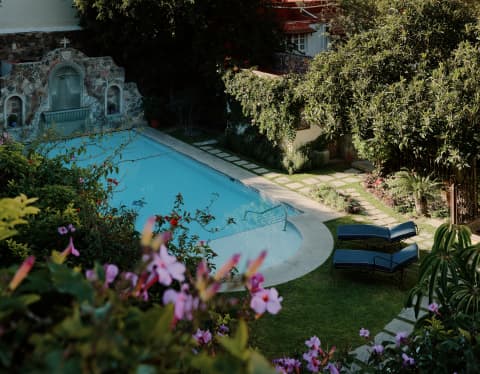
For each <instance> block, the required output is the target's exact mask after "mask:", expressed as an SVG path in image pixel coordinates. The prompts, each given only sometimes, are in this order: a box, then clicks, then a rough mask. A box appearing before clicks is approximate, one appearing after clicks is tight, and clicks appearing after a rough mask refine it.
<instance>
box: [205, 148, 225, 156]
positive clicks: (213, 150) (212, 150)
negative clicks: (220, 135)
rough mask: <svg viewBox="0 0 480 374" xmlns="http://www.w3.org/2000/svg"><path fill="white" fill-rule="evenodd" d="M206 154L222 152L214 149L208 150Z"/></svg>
mask: <svg viewBox="0 0 480 374" xmlns="http://www.w3.org/2000/svg"><path fill="white" fill-rule="evenodd" d="M207 152H208V153H211V154H212V155H216V154H219V153H222V151H221V150H220V149H216V148H212V149H209V150H208V151H207Z"/></svg>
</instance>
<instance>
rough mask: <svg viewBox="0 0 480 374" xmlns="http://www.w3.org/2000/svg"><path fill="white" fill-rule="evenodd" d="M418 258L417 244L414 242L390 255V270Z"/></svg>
mask: <svg viewBox="0 0 480 374" xmlns="http://www.w3.org/2000/svg"><path fill="white" fill-rule="evenodd" d="M418 258H419V253H418V246H417V244H416V243H413V244H412V245H409V246H408V247H405V248H403V249H402V250H400V251H398V252H396V253H394V254H393V255H392V261H393V268H392V271H395V269H397V268H399V267H403V266H406V265H408V264H411V263H412V262H415V261H417V260H418Z"/></svg>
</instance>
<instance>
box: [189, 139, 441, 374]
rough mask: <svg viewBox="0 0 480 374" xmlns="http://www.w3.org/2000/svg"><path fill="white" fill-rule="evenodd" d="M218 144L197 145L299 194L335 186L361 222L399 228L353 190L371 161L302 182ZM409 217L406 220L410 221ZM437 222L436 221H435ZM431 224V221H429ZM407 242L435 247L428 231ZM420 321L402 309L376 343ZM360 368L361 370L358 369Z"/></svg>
mask: <svg viewBox="0 0 480 374" xmlns="http://www.w3.org/2000/svg"><path fill="white" fill-rule="evenodd" d="M213 144H216V141H213V140H212V141H208V140H207V141H205V142H200V143H195V144H194V145H195V146H197V147H199V148H200V149H202V150H204V151H207V152H209V153H210V154H212V155H216V156H218V157H221V158H223V159H224V160H226V161H229V162H232V163H234V164H235V165H237V166H240V167H243V168H246V169H249V170H251V171H253V172H255V173H257V174H261V175H262V176H263V177H265V178H268V179H270V180H271V181H273V182H275V183H278V184H280V185H283V186H284V187H286V188H289V189H292V190H295V191H297V192H299V193H302V194H304V195H306V196H308V195H309V193H310V190H311V189H312V188H313V187H315V186H316V185H328V186H331V187H335V188H336V190H337V191H338V192H340V191H341V192H342V193H345V194H348V195H350V196H351V197H353V198H355V199H356V200H357V201H358V202H359V204H360V206H361V207H362V209H363V211H364V215H359V216H357V218H358V221H366V222H373V223H375V224H378V225H388V226H393V225H397V224H399V223H400V222H399V221H398V219H397V218H396V217H394V216H393V215H390V214H387V213H386V212H384V211H382V210H380V209H378V208H377V207H375V206H373V205H372V204H371V203H370V202H368V201H366V200H364V199H363V198H362V195H361V194H360V193H359V192H358V190H357V189H356V188H353V187H350V186H349V185H353V184H357V185H359V184H360V183H361V182H362V176H361V174H362V173H363V172H364V171H371V170H372V165H371V163H369V162H368V161H356V162H353V163H352V168H350V169H347V170H345V171H344V172H336V173H333V174H329V175H313V174H310V175H309V174H304V175H305V176H304V177H303V178H302V179H299V178H298V176H296V177H295V178H291V177H290V176H288V175H286V174H281V173H277V172H273V171H270V170H268V169H266V168H263V167H260V166H259V165H256V164H253V163H251V162H249V161H247V160H242V159H241V158H240V157H237V156H234V155H230V154H229V153H226V152H223V151H221V150H220V149H216V148H213V147H211V145H213ZM344 186H347V188H345V190H340V189H339V187H340V188H341V187H344ZM406 220H407V219H406V218H405V219H404V220H403V221H406ZM432 222H433V220H432ZM429 223H430V222H429ZM439 223H440V222H433V223H432V225H433V226H438V224H439ZM405 242H406V243H408V244H411V243H415V242H416V243H418V245H419V247H420V248H421V249H430V248H431V246H432V244H433V235H432V234H430V233H427V232H420V233H419V235H417V236H416V237H414V238H409V239H406V240H405ZM427 308H428V303H427V300H426V299H424V300H422V306H421V309H420V313H419V317H422V316H423V315H425V314H426V313H428V311H427ZM415 322H416V318H415V313H414V311H413V308H408V309H402V310H401V311H400V313H399V314H398V315H397V316H396V317H395V318H394V319H393V320H392V321H390V322H389V323H388V324H387V325H386V326H385V327H384V328H383V330H382V331H381V332H380V333H378V334H377V335H376V336H375V337H374V338H373V340H374V342H375V344H380V343H381V342H383V341H388V342H392V344H395V335H396V334H398V333H399V332H405V333H407V334H410V333H411V332H412V331H413V327H414V324H415ZM370 351H371V347H370V346H367V345H362V346H360V347H358V348H356V349H355V350H353V351H352V353H355V354H356V360H357V361H359V362H366V361H367V360H368V357H369V355H370ZM355 368H357V370H356V369H355ZM360 370H361V368H360V366H358V365H355V364H354V365H353V366H352V370H351V372H356V371H360Z"/></svg>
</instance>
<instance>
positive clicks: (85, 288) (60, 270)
mask: <svg viewBox="0 0 480 374" xmlns="http://www.w3.org/2000/svg"><path fill="white" fill-rule="evenodd" d="M48 268H49V269H50V273H51V276H52V281H53V284H54V286H55V287H56V288H57V290H58V291H59V292H61V293H66V294H69V295H73V296H75V297H76V298H77V299H78V301H79V302H80V303H82V302H83V301H88V302H89V303H93V294H94V293H93V288H92V285H91V284H90V283H89V282H88V281H87V280H86V279H85V278H84V276H83V274H81V273H79V272H75V271H73V270H72V269H70V268H68V267H67V266H65V265H61V264H55V263H52V262H50V263H49V264H48Z"/></svg>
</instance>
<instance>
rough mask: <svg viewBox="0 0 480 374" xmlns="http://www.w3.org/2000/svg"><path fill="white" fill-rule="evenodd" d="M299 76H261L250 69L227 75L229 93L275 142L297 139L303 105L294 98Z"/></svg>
mask: <svg viewBox="0 0 480 374" xmlns="http://www.w3.org/2000/svg"><path fill="white" fill-rule="evenodd" d="M298 81H299V77H297V76H294V75H292V76H285V77H272V76H259V75H257V74H255V73H252V71H250V70H244V71H241V72H239V73H234V72H232V71H227V73H226V74H225V75H224V82H225V92H226V93H227V94H228V95H230V96H231V97H232V98H233V99H234V100H236V101H237V102H238V103H240V105H241V108H242V110H243V114H244V115H245V117H247V118H248V119H250V120H251V123H252V124H253V125H254V126H257V127H258V130H259V132H260V133H261V134H265V135H266V136H267V138H268V139H269V140H270V141H272V142H274V143H278V142H282V141H284V140H285V139H293V138H294V137H295V129H296V128H298V127H299V126H300V102H299V101H298V100H297V98H296V97H295V95H294V87H295V86H296V85H297V84H298Z"/></svg>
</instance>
